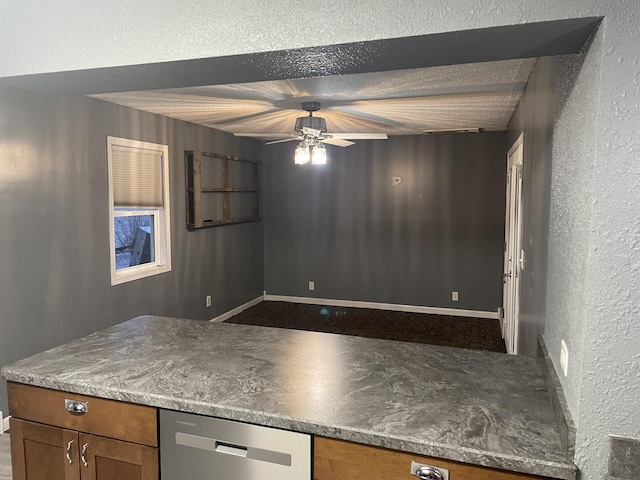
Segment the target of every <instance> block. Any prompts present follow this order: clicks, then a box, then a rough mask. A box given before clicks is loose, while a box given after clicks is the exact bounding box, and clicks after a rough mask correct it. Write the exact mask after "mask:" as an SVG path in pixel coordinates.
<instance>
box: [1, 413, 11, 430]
mask: <svg viewBox="0 0 640 480" xmlns="http://www.w3.org/2000/svg"><path fill="white" fill-rule="evenodd" d="M0 418H2V432H0V434H1V433H4V432H6V431H7V430H9V419H10V418H11V415H9V416H8V417H7V418H4V417H3V416H2V412H0Z"/></svg>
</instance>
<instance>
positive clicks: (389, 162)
mask: <svg viewBox="0 0 640 480" xmlns="http://www.w3.org/2000/svg"><path fill="white" fill-rule="evenodd" d="M505 140H506V134H504V133H481V134H437V135H429V136H425V135H417V136H400V137H391V138H390V139H389V140H385V141H358V142H356V144H355V145H353V146H351V147H348V148H339V147H332V146H329V147H328V150H329V152H328V154H329V157H330V158H329V162H328V164H327V165H326V166H324V167H313V166H311V165H306V166H296V165H294V164H293V150H294V148H295V145H294V144H282V145H273V146H269V147H266V148H265V153H264V155H265V163H264V177H263V178H264V192H265V288H266V290H267V293H269V294H276V295H293V296H311V297H319V298H331V299H344V300H360V301H371V302H382V303H397V304H409V305H424V306H433V307H448V308H463V309H471V310H483V311H492V312H495V311H496V310H497V309H498V307H499V306H500V304H501V298H502V281H501V278H502V277H501V275H502V261H503V258H502V256H503V250H502V248H503V242H504V236H503V235H504V233H503V232H504V208H505V205H504V197H505V187H504V182H505V169H506V167H505V163H506V162H505V158H506V157H505V154H506V142H505ZM393 175H399V176H401V177H402V182H401V183H400V184H399V185H397V186H392V183H391V177H392V176H393ZM310 280H312V281H314V282H315V291H312V292H310V291H309V290H308V281H310ZM453 290H455V291H458V292H459V298H460V300H459V301H458V302H452V301H451V292H452V291H453Z"/></svg>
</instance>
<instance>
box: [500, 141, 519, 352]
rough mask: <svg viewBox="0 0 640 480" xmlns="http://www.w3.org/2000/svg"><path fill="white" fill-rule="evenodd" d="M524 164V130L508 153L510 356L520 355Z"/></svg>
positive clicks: (506, 318) (506, 309)
mask: <svg viewBox="0 0 640 480" xmlns="http://www.w3.org/2000/svg"><path fill="white" fill-rule="evenodd" d="M523 165H524V131H523V132H521V133H520V135H519V136H518V138H517V139H516V141H515V142H514V143H513V145H512V146H511V148H509V150H508V152H507V177H506V180H507V185H506V193H505V201H506V203H505V206H506V208H505V234H504V235H505V237H504V238H505V240H504V261H503V269H502V281H503V291H502V293H503V294H502V319H501V322H500V327H501V329H502V337H503V338H504V340H505V345H506V347H507V353H510V354H514V355H516V354H517V353H518V339H519V330H520V318H519V317H520V277H521V275H520V273H521V271H522V269H523V268H524V250H523V248H522V212H523V209H522V200H523V195H522V185H523V172H524V170H523Z"/></svg>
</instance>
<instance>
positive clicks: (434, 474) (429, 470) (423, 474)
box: [416, 467, 444, 480]
mask: <svg viewBox="0 0 640 480" xmlns="http://www.w3.org/2000/svg"><path fill="white" fill-rule="evenodd" d="M416 476H417V477H418V478H419V479H420V480H444V476H443V475H442V473H440V470H438V469H437V468H433V467H420V468H418V470H416Z"/></svg>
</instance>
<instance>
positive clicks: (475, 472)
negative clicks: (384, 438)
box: [313, 437, 543, 480]
mask: <svg viewBox="0 0 640 480" xmlns="http://www.w3.org/2000/svg"><path fill="white" fill-rule="evenodd" d="M313 457H314V458H313V478H314V479H315V480H347V479H349V480H350V479H356V478H366V479H367V480H417V478H418V477H416V476H415V475H412V474H411V462H412V461H413V462H417V463H423V464H427V465H431V466H434V467H441V468H446V469H447V470H449V480H536V479H542V478H543V477H538V476H532V475H525V474H522V473H513V472H506V471H503V470H496V469H493V468H485V467H477V466H473V465H467V464H464V463H458V462H452V461H449V460H442V459H439V458H431V457H422V456H419V455H415V454H412V453H404V452H399V451H396V450H388V449H386V448H380V447H372V446H369V445H361V444H358V443H352V442H345V441H343V440H334V439H329V438H323V437H315V438H314V455H313Z"/></svg>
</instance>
